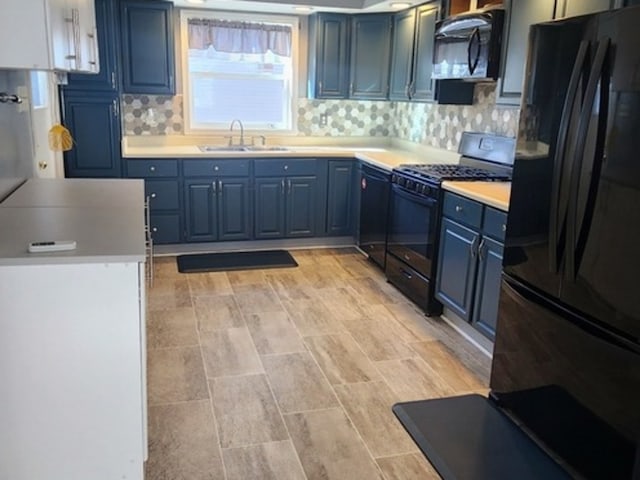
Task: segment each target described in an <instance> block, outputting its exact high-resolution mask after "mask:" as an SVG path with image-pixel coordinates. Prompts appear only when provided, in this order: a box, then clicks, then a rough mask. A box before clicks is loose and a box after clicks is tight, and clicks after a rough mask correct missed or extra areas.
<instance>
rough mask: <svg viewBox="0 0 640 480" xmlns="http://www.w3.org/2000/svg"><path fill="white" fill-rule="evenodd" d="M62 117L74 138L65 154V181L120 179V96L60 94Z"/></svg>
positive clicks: (106, 94) (111, 94)
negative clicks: (78, 178)
mask: <svg viewBox="0 0 640 480" xmlns="http://www.w3.org/2000/svg"><path fill="white" fill-rule="evenodd" d="M62 105H63V118H64V124H65V125H66V126H67V128H68V129H69V131H70V132H71V135H72V136H73V148H72V149H71V150H69V151H68V152H65V154H64V166H65V176H66V177H67V178H75V177H81V178H102V177H106V178H108V177H116V178H117V177H120V176H121V175H122V167H121V165H122V159H121V157H120V118H119V97H118V95H117V94H115V93H99V94H98V93H94V94H90V93H83V94H82V95H72V94H71V93H69V94H64V95H63V102H62Z"/></svg>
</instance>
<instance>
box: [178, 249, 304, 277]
mask: <svg viewBox="0 0 640 480" xmlns="http://www.w3.org/2000/svg"><path fill="white" fill-rule="evenodd" d="M177 260H178V271H179V272H180V273H197V272H224V271H230V270H254V269H262V268H287V267H297V266H298V264H297V263H296V261H295V260H294V259H293V257H292V256H291V254H290V253H289V252H287V251H286V250H264V251H261V252H224V253H199V254H195V255H180V256H178V258H177Z"/></svg>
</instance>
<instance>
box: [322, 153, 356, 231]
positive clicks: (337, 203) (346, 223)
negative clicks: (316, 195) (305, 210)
mask: <svg viewBox="0 0 640 480" xmlns="http://www.w3.org/2000/svg"><path fill="white" fill-rule="evenodd" d="M353 163H354V162H353V161H351V160H349V161H330V162H329V188H328V195H327V233H328V234H329V235H350V234H351V233H353Z"/></svg>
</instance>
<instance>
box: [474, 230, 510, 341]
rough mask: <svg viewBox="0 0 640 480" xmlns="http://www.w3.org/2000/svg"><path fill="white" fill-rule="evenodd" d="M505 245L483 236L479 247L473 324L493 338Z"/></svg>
mask: <svg viewBox="0 0 640 480" xmlns="http://www.w3.org/2000/svg"><path fill="white" fill-rule="evenodd" d="M503 251H504V245H503V244H501V243H498V242H495V241H493V240H491V239H490V238H486V237H485V238H483V239H482V242H481V244H480V247H479V248H478V256H479V259H480V261H479V263H478V279H477V282H476V295H475V297H476V298H475V302H474V307H473V326H474V327H475V328H476V329H477V330H479V331H480V332H481V333H482V334H483V335H485V336H487V337H489V338H490V339H492V340H493V338H494V337H495V333H496V321H497V319H498V300H499V299H500V278H501V276H502V254H503Z"/></svg>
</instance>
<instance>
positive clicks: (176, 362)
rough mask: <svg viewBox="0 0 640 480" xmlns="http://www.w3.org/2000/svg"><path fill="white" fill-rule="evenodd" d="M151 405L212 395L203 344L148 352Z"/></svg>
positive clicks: (204, 397)
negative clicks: (207, 378) (203, 354)
mask: <svg viewBox="0 0 640 480" xmlns="http://www.w3.org/2000/svg"><path fill="white" fill-rule="evenodd" d="M147 358H148V360H147V380H148V383H147V392H148V397H149V405H156V404H160V403H174V402H186V401H190V400H203V399H206V398H209V391H208V389H207V380H206V377H205V374H204V365H203V363H202V355H201V353H200V347H179V348H161V349H157V350H149V351H148V352H147Z"/></svg>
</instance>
